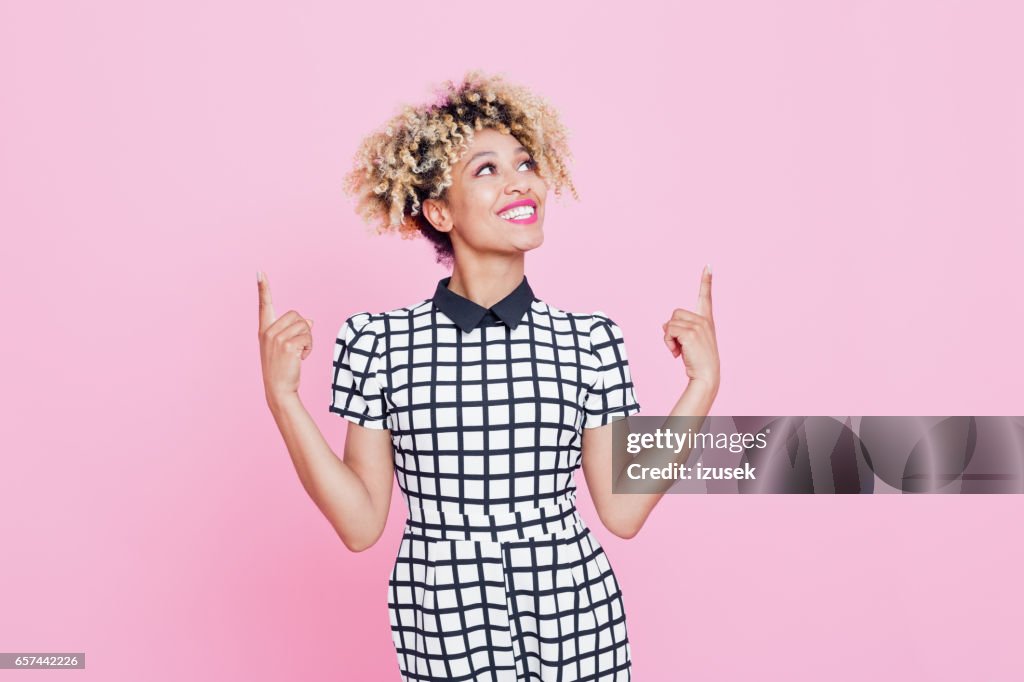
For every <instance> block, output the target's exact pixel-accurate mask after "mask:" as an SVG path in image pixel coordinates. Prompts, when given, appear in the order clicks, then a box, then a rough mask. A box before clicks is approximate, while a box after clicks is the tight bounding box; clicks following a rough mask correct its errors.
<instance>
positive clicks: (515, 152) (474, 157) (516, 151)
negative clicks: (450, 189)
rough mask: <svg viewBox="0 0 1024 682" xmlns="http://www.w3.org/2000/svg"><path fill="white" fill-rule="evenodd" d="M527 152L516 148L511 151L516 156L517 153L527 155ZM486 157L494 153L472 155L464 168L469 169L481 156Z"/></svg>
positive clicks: (521, 148) (523, 148)
mask: <svg viewBox="0 0 1024 682" xmlns="http://www.w3.org/2000/svg"><path fill="white" fill-rule="evenodd" d="M529 151H530V150H529V149H527V148H526V147H516V148H515V149H514V150H513V151H512V153H513V154H518V153H519V152H527V153H529ZM488 155H490V156H494V152H477V153H476V154H474V155H473V156H471V157H470V159H469V161H467V162H466V168H469V167H470V166H471V165H473V162H474V161H476V160H477V159H478V158H479V157H481V156H488Z"/></svg>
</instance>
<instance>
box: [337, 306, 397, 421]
mask: <svg viewBox="0 0 1024 682" xmlns="http://www.w3.org/2000/svg"><path fill="white" fill-rule="evenodd" d="M369 321H370V314H369V313H357V314H355V315H353V316H352V317H350V318H348V319H347V320H345V323H344V324H343V325H342V327H341V329H340V330H339V331H338V337H337V340H336V341H335V343H334V380H333V382H332V384H331V392H332V398H331V404H330V411H331V412H334V413H336V414H339V415H341V416H342V417H344V418H345V419H348V420H349V421H351V422H353V423H356V424H359V425H360V426H365V427H366V428H369V429H384V428H386V426H387V408H386V405H385V402H384V394H383V391H381V385H380V379H379V376H378V374H379V370H380V356H381V353H382V350H383V349H382V348H381V343H380V339H379V337H378V336H377V335H376V334H375V333H373V331H372V330H370V329H369V328H368V323H369Z"/></svg>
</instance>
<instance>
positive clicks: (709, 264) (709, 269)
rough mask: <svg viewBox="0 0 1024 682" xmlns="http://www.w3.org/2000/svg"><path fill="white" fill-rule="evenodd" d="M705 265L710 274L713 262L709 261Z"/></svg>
mask: <svg viewBox="0 0 1024 682" xmlns="http://www.w3.org/2000/svg"><path fill="white" fill-rule="evenodd" d="M704 267H706V268H707V269H708V274H709V275H710V274H711V263H708V264H707V265H705V266H704Z"/></svg>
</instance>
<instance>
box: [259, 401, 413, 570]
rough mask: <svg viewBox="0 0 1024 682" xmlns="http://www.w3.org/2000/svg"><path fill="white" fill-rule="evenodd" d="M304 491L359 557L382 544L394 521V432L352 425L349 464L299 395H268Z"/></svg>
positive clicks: (347, 441) (347, 445)
mask: <svg viewBox="0 0 1024 682" xmlns="http://www.w3.org/2000/svg"><path fill="white" fill-rule="evenodd" d="M267 404H268V405H269V406H270V411H271V413H273V415H274V421H276V422H277V427H278V429H279V430H280V431H281V435H282V436H283V437H284V442H285V444H286V445H287V446H288V453H289V454H290V455H291V458H292V464H294V465H295V471H296V472H297V473H298V475H299V480H300V481H302V487H303V488H305V489H306V492H307V493H308V494H309V496H310V497H311V498H312V499H313V502H315V503H316V506H317V507H318V508H319V509H320V511H321V512H323V514H324V516H326V517H327V520H328V521H330V523H331V526H333V527H334V530H335V531H336V532H337V533H338V536H339V537H340V538H341V541H342V542H344V543H345V546H346V547H348V548H349V549H350V550H352V551H353V552H361V551H363V550H364V549H368V548H370V547H372V546H373V545H374V543H376V542H377V540H378V539H379V538H380V536H381V533H383V532H384V526H385V524H386V523H387V520H388V510H389V509H390V507H391V491H392V488H393V483H394V477H395V469H394V463H393V459H392V456H393V452H392V447H393V446H392V443H391V432H390V431H389V430H387V429H368V428H366V427H363V426H360V425H358V424H352V423H350V424H349V425H348V434H347V435H346V437H345V459H344V461H342V460H340V459H338V456H337V455H335V454H334V452H333V451H332V450H331V448H330V445H328V443H327V440H326V439H325V438H324V437H323V434H321V433H320V429H319V428H317V425H316V423H315V422H314V421H313V418H312V417H311V416H310V414H309V412H308V411H307V410H306V407H305V406H304V405H303V404H302V402H301V400H299V396H298V394H296V393H293V394H290V395H284V396H274V397H272V396H268V397H267Z"/></svg>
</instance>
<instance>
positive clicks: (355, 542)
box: [338, 532, 381, 552]
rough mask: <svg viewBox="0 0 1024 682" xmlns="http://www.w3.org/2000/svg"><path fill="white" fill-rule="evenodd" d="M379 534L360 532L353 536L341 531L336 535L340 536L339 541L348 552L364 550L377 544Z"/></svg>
mask: <svg viewBox="0 0 1024 682" xmlns="http://www.w3.org/2000/svg"><path fill="white" fill-rule="evenodd" d="M380 536H381V534H380V533H379V532H378V533H362V534H360V535H355V536H347V535H345V534H343V533H338V537H340V538H341V542H342V543H343V544H344V545H345V547H347V548H348V550H349V551H350V552H365V551H366V550H368V549H370V548H371V547H373V546H374V545H375V544H377V540H379V539H380Z"/></svg>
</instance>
